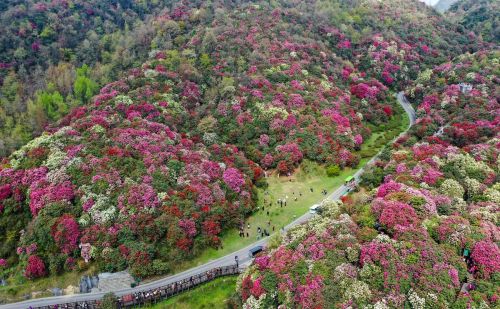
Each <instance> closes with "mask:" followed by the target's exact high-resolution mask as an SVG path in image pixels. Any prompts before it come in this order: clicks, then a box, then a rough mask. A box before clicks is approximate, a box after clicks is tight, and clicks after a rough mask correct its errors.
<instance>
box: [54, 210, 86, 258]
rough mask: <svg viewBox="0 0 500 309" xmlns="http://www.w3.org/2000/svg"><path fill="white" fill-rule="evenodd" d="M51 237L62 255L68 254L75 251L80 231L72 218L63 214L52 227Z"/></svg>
mask: <svg viewBox="0 0 500 309" xmlns="http://www.w3.org/2000/svg"><path fill="white" fill-rule="evenodd" d="M52 237H54V240H55V242H56V244H57V246H58V247H59V248H60V249H61V252H63V253H66V254H70V253H71V251H73V250H75V249H77V248H78V241H79V239H80V230H79V227H78V223H77V222H76V221H75V219H74V218H73V216H71V215H69V214H64V215H63V216H62V217H60V218H59V219H58V220H57V222H56V223H54V225H53V226H52Z"/></svg>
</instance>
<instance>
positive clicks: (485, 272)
mask: <svg viewBox="0 0 500 309" xmlns="http://www.w3.org/2000/svg"><path fill="white" fill-rule="evenodd" d="M471 258H472V261H474V263H475V264H476V265H477V266H478V268H479V271H480V272H481V274H482V276H483V277H484V278H489V277H490V276H491V275H493V274H495V273H499V272H500V249H499V248H498V245H497V244H496V243H494V242H490V241H484V240H483V241H479V242H477V243H476V244H475V245H474V247H473V248H472V254H471Z"/></svg>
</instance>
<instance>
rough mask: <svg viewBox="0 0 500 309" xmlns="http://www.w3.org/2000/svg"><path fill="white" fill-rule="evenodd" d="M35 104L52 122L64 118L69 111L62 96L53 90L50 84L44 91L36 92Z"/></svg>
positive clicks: (52, 85) (53, 87)
mask: <svg viewBox="0 0 500 309" xmlns="http://www.w3.org/2000/svg"><path fill="white" fill-rule="evenodd" d="M35 104H36V105H37V106H38V107H41V108H42V109H43V110H44V111H45V114H46V115H47V117H48V118H49V119H50V120H52V121H54V120H57V119H59V118H61V117H62V116H64V115H65V114H66V113H67V112H68V109H69V108H68V105H66V103H65V102H64V98H63V96H62V95H61V94H60V93H59V91H57V90H55V86H54V84H52V83H49V84H48V85H47V90H46V91H39V92H37V94H36V103H35Z"/></svg>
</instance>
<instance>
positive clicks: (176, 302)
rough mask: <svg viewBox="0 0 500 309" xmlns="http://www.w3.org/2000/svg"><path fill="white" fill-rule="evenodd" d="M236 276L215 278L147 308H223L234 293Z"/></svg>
mask: <svg viewBox="0 0 500 309" xmlns="http://www.w3.org/2000/svg"><path fill="white" fill-rule="evenodd" d="M236 278H237V277H236V276H234V277H224V278H218V279H215V280H214V281H212V282H209V283H206V284H203V285H201V286H199V287H197V288H195V289H193V290H191V291H189V292H186V293H183V294H181V295H178V296H175V297H172V298H171V299H168V300H166V301H163V302H161V303H158V304H156V305H154V306H150V307H143V308H149V309H173V308H175V309H204V308H224V307H225V306H224V304H225V303H226V302H227V300H228V299H229V298H231V296H232V295H233V294H234V289H235V286H236Z"/></svg>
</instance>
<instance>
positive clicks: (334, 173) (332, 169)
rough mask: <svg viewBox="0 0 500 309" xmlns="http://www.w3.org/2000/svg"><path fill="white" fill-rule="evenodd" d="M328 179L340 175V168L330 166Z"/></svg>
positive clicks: (327, 171) (327, 169) (327, 172)
mask: <svg viewBox="0 0 500 309" xmlns="http://www.w3.org/2000/svg"><path fill="white" fill-rule="evenodd" d="M326 174H327V175H328V177H335V176H338V175H340V167H339V166H338V165H330V166H328V167H327V168H326Z"/></svg>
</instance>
